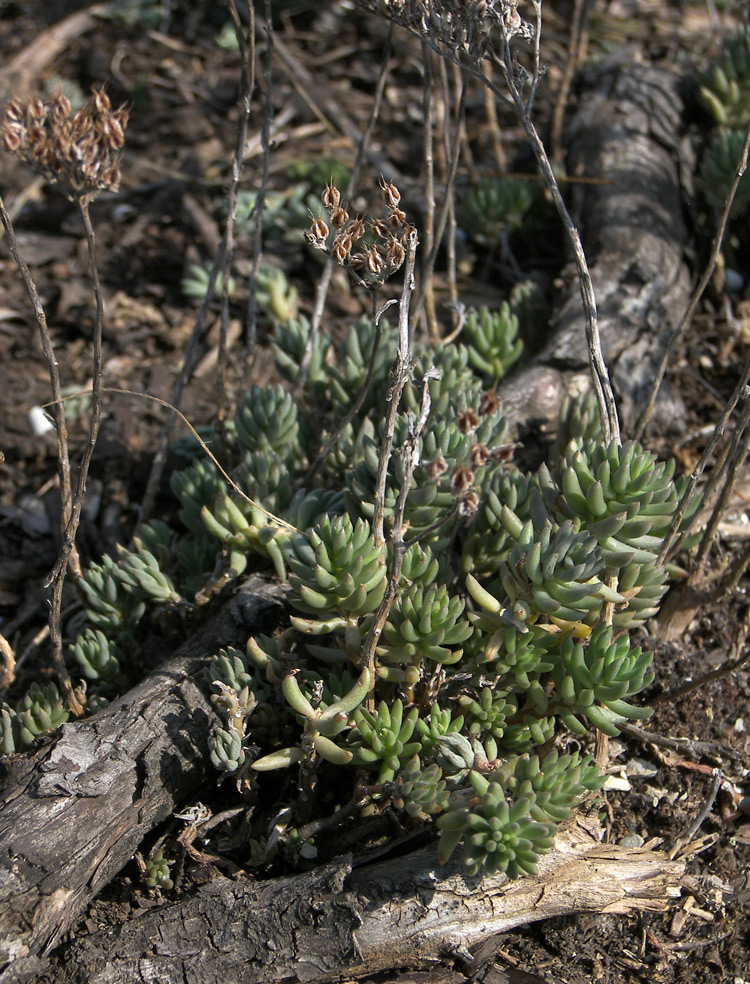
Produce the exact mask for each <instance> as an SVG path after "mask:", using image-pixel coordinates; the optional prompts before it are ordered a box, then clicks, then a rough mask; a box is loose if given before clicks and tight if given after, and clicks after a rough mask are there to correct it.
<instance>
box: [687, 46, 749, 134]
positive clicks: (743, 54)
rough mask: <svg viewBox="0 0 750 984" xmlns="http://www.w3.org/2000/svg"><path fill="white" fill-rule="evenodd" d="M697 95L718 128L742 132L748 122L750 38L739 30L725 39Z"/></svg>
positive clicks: (701, 79) (701, 78)
mask: <svg viewBox="0 0 750 984" xmlns="http://www.w3.org/2000/svg"><path fill="white" fill-rule="evenodd" d="M699 81H700V88H699V90H698V96H699V98H700V101H701V102H702V103H703V106H704V107H705V108H706V109H707V110H708V112H709V113H710V114H711V115H712V116H713V118H714V122H715V123H716V125H717V126H719V127H729V128H738V129H744V128H745V127H746V126H747V124H748V120H750V110H748V100H750V35H749V34H748V29H747V27H741V28H740V30H739V31H738V32H737V33H736V34H733V35H730V36H729V37H727V38H725V39H724V40H723V41H722V44H721V51H720V53H719V55H718V57H717V58H716V60H715V61H714V63H713V64H712V65H711V67H710V68H709V69H708V71H707V72H706V73H704V74H703V75H702V76H701V77H700V79H699Z"/></svg>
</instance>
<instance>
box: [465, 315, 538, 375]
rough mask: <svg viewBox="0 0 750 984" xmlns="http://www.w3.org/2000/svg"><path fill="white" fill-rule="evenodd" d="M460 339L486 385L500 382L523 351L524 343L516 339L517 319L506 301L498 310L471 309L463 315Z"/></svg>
mask: <svg viewBox="0 0 750 984" xmlns="http://www.w3.org/2000/svg"><path fill="white" fill-rule="evenodd" d="M462 337H463V340H464V342H465V343H466V346H467V348H468V353H469V361H470V362H471V364H472V366H473V367H474V368H475V369H476V371H477V372H478V373H481V375H482V377H483V378H484V380H485V381H486V382H487V383H488V384H492V383H497V381H498V380H500V379H502V378H503V376H504V375H505V374H506V373H507V372H508V370H509V369H510V367H511V366H512V365H513V363H514V362H517V361H518V359H519V358H520V357H521V352H522V351H523V342H522V341H521V339H520V338H518V318H517V317H516V316H515V315H514V314H513V312H512V311H511V309H510V304H508V302H507V301H503V302H502V304H501V305H500V308H499V309H498V310H497V311H490V309H489V308H486V307H482V308H479V310H478V311H477V310H476V309H474V308H472V309H471V310H470V311H469V312H468V314H467V316H466V323H465V324H464V328H463V333H462Z"/></svg>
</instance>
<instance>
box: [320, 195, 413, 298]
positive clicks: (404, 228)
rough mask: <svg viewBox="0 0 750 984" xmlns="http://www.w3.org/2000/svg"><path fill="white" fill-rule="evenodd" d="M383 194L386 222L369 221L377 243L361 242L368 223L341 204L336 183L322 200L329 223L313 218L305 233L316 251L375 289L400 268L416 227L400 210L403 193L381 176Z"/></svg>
mask: <svg viewBox="0 0 750 984" xmlns="http://www.w3.org/2000/svg"><path fill="white" fill-rule="evenodd" d="M380 191H381V193H382V196H383V201H384V202H385V206H386V209H387V215H386V217H385V219H377V218H376V219H370V220H369V221H368V225H369V227H370V230H371V231H372V233H373V236H374V237H375V242H374V243H366V242H361V240H362V239H363V237H364V236H365V234H366V232H367V226H366V225H365V221H364V219H363V218H362V216H360V215H358V216H356V217H355V218H353V219H352V218H350V216H349V213H348V212H347V211H346V209H345V208H344V207H343V206H342V205H341V193H340V191H339V190H338V188H337V187H336V186H335V185H332V184H329V185H327V186H326V189H325V191H324V192H323V195H322V199H321V200H322V202H323V207H324V208H325V209H326V211H327V212H328V223H326V222H325V221H324V220H323V219H322V218H321V217H317V218H313V221H312V225H311V226H310V228H309V229H308V230H307V232H306V233H305V236H306V237H307V241H308V242H309V243H310V245H311V246H312V247H313V248H314V249H321V250H323V251H324V252H326V253H328V255H329V256H331V257H333V259H334V260H335V261H336V262H337V263H338V264H340V265H341V266H343V267H349V268H350V269H352V270H355V271H357V274H358V276H359V281H360V283H361V284H363V285H364V286H366V287H368V288H369V289H371V290H376V289H377V288H379V287H381V286H382V284H383V283H384V282H385V281H386V280H387V279H388V278H389V277H391V276H392V275H393V274H394V273H396V271H397V270H399V269H400V267H401V265H402V264H403V262H404V259H405V257H406V246H405V243H406V240H407V238H408V235H409V232H410V231H411V228H412V227H411V226H410V225H409V224H408V223H407V221H406V213H405V212H404V211H403V210H402V209H400V208H399V202H400V201H401V193H400V192H399V190H398V188H397V187H396V186H395V184H393V182H392V181H391V182H387V181H386V180H385V179H384V178H382V177H381V179H380ZM355 249H356V250H357V251H356V252H355Z"/></svg>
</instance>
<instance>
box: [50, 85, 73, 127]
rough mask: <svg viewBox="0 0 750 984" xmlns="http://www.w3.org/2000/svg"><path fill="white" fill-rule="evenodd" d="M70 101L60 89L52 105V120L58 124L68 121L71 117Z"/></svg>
mask: <svg viewBox="0 0 750 984" xmlns="http://www.w3.org/2000/svg"><path fill="white" fill-rule="evenodd" d="M70 110H71V105H70V99H68V97H67V96H66V95H65V93H64V92H63V91H62V89H59V90H58V91H57V92H56V93H55V95H54V97H53V99H52V102H51V103H50V111H51V113H52V118H53V119H54V120H55V121H57V122H58V123H59V122H61V121H62V120H67V118H68V117H69V116H70Z"/></svg>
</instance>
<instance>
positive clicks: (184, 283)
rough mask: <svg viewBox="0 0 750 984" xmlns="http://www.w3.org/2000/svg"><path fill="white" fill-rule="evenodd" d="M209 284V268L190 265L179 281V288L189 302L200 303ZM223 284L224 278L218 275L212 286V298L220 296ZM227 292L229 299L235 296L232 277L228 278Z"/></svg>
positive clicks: (197, 264)
mask: <svg viewBox="0 0 750 984" xmlns="http://www.w3.org/2000/svg"><path fill="white" fill-rule="evenodd" d="M210 282H211V266H210V265H204V264H201V263H191V264H190V265H189V266H188V268H187V270H186V271H185V275H184V277H183V278H182V280H181V281H180V286H181V287H182V293H183V294H184V295H185V297H187V298H189V299H190V300H191V301H202V300H203V298H204V297H205V296H206V294H207V293H208V286H209V284H210ZM223 284H224V277H223V275H222V274H221V273H219V274H218V275H217V277H216V282H215V284H214V296H217V295H218V296H221V292H222V289H223ZM228 291H229V296H230V297H234V296H235V295H236V294H237V281H236V280H235V279H234V277H232V276H230V277H229V281H228Z"/></svg>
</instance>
